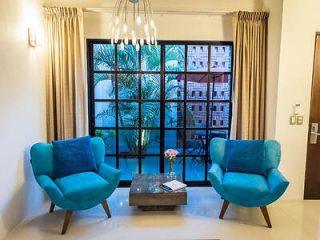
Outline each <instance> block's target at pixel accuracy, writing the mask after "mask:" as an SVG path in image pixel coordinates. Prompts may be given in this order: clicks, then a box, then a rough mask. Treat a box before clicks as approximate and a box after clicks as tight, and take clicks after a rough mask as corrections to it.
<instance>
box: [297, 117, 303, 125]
mask: <svg viewBox="0 0 320 240" xmlns="http://www.w3.org/2000/svg"><path fill="white" fill-rule="evenodd" d="M302 124H303V116H302V115H299V116H297V125H302Z"/></svg>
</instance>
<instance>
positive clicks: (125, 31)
mask: <svg viewBox="0 0 320 240" xmlns="http://www.w3.org/2000/svg"><path fill="white" fill-rule="evenodd" d="M127 31H128V25H127V24H126V23H125V24H124V25H123V32H124V33H127Z"/></svg>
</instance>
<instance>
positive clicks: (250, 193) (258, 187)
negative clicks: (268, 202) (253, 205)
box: [222, 172, 270, 200]
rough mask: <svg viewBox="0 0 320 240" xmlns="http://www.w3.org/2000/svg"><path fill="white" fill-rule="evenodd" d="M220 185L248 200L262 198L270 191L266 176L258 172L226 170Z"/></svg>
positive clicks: (236, 195)
mask: <svg viewBox="0 0 320 240" xmlns="http://www.w3.org/2000/svg"><path fill="white" fill-rule="evenodd" d="M222 186H223V187H224V189H225V190H226V191H227V192H228V193H230V194H231V195H234V196H235V197H239V198H243V199H248V200H255V199H258V198H262V197H264V196H266V195H268V194H269V193H270V192H269V187H268V183H267V180H266V178H265V177H263V176H261V175H258V174H250V173H237V172H226V173H225V174H224V176H223V181H222Z"/></svg>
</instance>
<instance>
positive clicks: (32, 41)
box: [28, 28, 43, 47]
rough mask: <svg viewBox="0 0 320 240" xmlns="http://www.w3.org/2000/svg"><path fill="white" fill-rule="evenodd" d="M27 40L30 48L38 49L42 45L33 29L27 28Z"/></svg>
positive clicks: (39, 37)
mask: <svg viewBox="0 0 320 240" xmlns="http://www.w3.org/2000/svg"><path fill="white" fill-rule="evenodd" d="M28 36H29V37H28V38H29V46H30V47H40V46H42V44H43V41H42V39H41V36H40V34H38V33H37V32H36V31H35V30H34V29H33V28H28Z"/></svg>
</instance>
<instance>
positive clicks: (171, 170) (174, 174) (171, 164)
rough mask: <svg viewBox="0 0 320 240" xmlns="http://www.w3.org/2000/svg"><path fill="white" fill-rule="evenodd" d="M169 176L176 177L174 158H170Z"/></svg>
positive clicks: (170, 177)
mask: <svg viewBox="0 0 320 240" xmlns="http://www.w3.org/2000/svg"><path fill="white" fill-rule="evenodd" d="M168 178H169V179H176V173H175V171H174V160H169V169H168Z"/></svg>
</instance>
